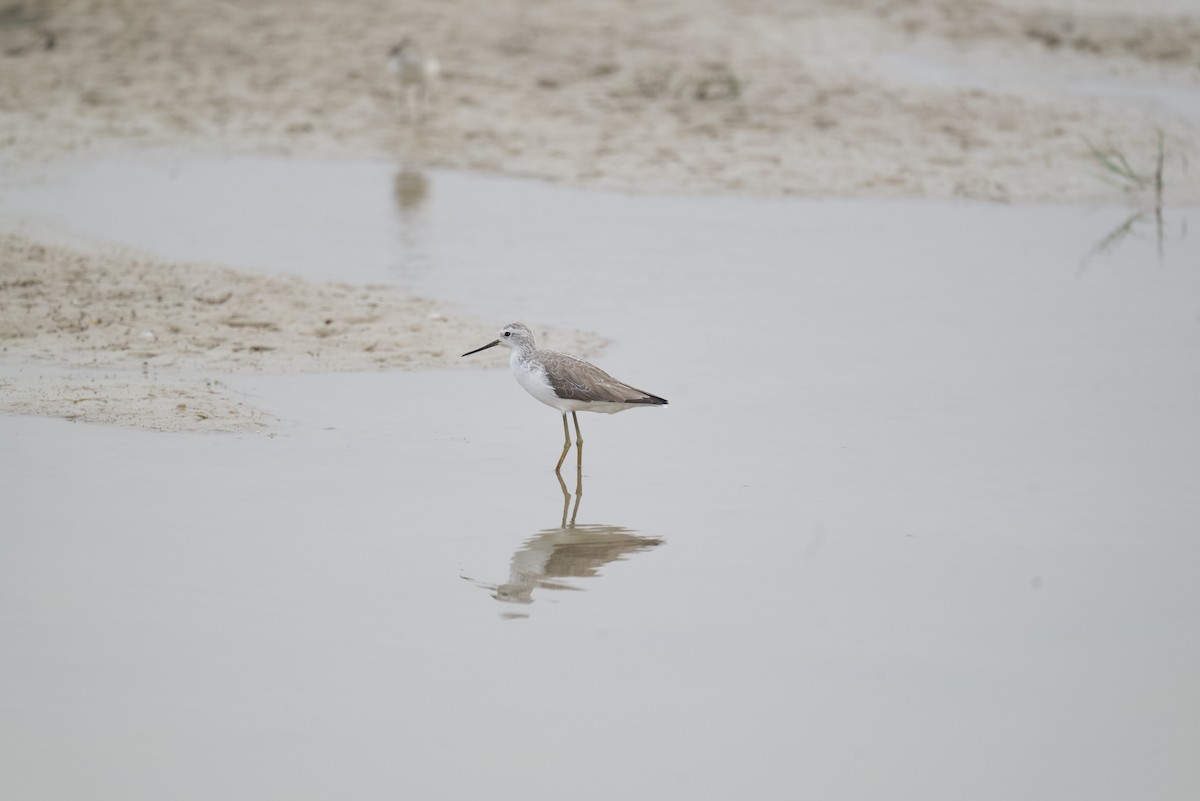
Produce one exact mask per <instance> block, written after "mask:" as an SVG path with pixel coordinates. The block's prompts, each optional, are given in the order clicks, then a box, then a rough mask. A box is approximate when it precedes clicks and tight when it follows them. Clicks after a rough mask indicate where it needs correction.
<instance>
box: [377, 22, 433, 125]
mask: <svg viewBox="0 0 1200 801" xmlns="http://www.w3.org/2000/svg"><path fill="white" fill-rule="evenodd" d="M388 71H389V72H391V73H393V74H394V75H395V76H396V82H397V84H398V85H399V87H400V107H401V111H402V112H403V113H404V115H405V119H407V120H408V121H409V122H413V121H418V120H423V119H425V115H426V112H427V106H428V103H429V90H430V87H431V86H432V85H433V82H434V81H435V80H436V79H437V77H438V74H439V73H440V72H441V65H439V64H438V60H437V59H436V58H434V57H433V55H431V54H430V53H427V52H425V51H424V50H422V49H421V48H420V47H419V46H418V45H417V44H416V42H414V41H413V40H412V39H410V38H409V37H407V36H405V37H404V38H403V39H401V40H400V41H399V42H397V43H396V44H395V45H393V46H392V49H391V50H389V51H388Z"/></svg>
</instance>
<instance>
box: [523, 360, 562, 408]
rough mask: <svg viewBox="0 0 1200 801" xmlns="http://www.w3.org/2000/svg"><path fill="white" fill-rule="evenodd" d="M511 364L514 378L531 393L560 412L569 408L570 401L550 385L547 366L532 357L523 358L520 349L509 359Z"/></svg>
mask: <svg viewBox="0 0 1200 801" xmlns="http://www.w3.org/2000/svg"><path fill="white" fill-rule="evenodd" d="M509 366H510V367H511V368H512V374H513V378H515V379H517V383H518V384H520V385H521V387H522V388H523V389H524V390H525V391H526V392H528V393H529V394H530V395H532V396H533V397H535V398H537V399H538V400H540V401H541V402H542V403H544V404H546V405H547V406H552V407H553V408H555V409H558V410H559V411H560V412H565V411H568V410H569V406H568V405H567V404H568V403H569V401H566V400H565V399H564V398H560V397H558V396H557V395H555V394H554V388H553V387H552V386H550V379H549V378H548V377H547V376H546V368H544V367H542V366H541V365H540V364H538V363H537V362H535V361H533V360H532V359H522V358H521V353H520V351H516V350H514V351H513V353H512V357H511V358H510V359H509Z"/></svg>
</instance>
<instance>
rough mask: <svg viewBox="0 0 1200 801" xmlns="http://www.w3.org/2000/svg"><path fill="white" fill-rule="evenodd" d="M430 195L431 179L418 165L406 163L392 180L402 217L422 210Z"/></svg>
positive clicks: (394, 196)
mask: <svg viewBox="0 0 1200 801" xmlns="http://www.w3.org/2000/svg"><path fill="white" fill-rule="evenodd" d="M428 196H429V179H428V178H426V177H425V173H423V172H421V170H420V169H419V168H417V167H414V166H412V165H410V164H405V165H403V166H401V167H400V169H399V170H398V171H397V172H396V177H395V178H394V179H393V180H392V197H393V198H394V199H395V201H396V208H397V209H398V210H399V211H400V215H401V216H402V217H408V216H412V215H413V214H416V213H417V212H418V211H420V210H421V206H422V205H424V203H425V199H426V198H427V197H428Z"/></svg>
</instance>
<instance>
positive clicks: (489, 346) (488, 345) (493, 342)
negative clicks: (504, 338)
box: [459, 339, 500, 358]
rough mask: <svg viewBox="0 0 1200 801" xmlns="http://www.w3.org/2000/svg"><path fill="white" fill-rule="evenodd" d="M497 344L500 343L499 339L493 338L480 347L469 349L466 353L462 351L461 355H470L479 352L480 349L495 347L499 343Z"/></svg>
mask: <svg viewBox="0 0 1200 801" xmlns="http://www.w3.org/2000/svg"><path fill="white" fill-rule="evenodd" d="M499 344H500V340H498V339H493V340H492V341H491V342H489V343H487V344H486V345H484V346H483V347H482V348H476V349H475V350H469V351H467V352H466V353H464V354H463V356H470V355H471V354H472V353H479V351H481V350H487V349H488V348H492V347H495V346H496V345H499ZM459 358H462V357H459Z"/></svg>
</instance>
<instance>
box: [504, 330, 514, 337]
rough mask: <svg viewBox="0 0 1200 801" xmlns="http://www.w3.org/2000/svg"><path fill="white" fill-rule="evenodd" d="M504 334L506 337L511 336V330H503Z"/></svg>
mask: <svg viewBox="0 0 1200 801" xmlns="http://www.w3.org/2000/svg"><path fill="white" fill-rule="evenodd" d="M504 336H506V337H511V336H512V331H505V332H504Z"/></svg>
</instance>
